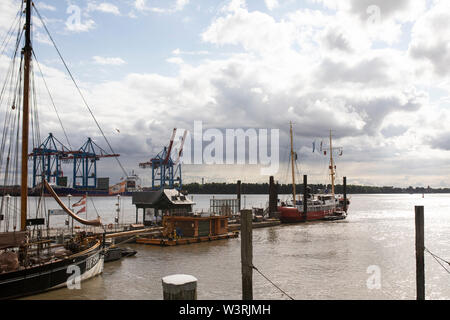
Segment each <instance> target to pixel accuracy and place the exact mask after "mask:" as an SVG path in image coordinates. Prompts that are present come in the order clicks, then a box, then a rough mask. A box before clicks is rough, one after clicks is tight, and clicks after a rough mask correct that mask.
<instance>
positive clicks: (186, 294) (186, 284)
mask: <svg viewBox="0 0 450 320" xmlns="http://www.w3.org/2000/svg"><path fill="white" fill-rule="evenodd" d="M162 286H163V299H164V300H197V278H195V277H194V276H191V275H188V274H174V275H171V276H167V277H164V278H162Z"/></svg>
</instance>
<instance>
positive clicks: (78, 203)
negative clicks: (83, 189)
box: [72, 195, 86, 207]
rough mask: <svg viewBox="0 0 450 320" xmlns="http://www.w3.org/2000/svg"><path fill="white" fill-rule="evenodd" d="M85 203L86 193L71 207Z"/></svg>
mask: <svg viewBox="0 0 450 320" xmlns="http://www.w3.org/2000/svg"><path fill="white" fill-rule="evenodd" d="M85 204H86V195H84V196H83V198H81V199H80V200H79V201H78V202H77V203H74V204H73V205H72V207H79V206H84V205H85Z"/></svg>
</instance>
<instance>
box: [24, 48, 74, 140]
mask: <svg viewBox="0 0 450 320" xmlns="http://www.w3.org/2000/svg"><path fill="white" fill-rule="evenodd" d="M32 52H33V56H34V61H36V64H37V66H38V68H39V72H40V74H41V77H42V80H43V82H44V85H45V88H46V89H47V93H48V95H49V97H50V101H51V102H52V105H53V109H55V112H56V116H57V117H58V121H59V124H60V126H61V128H62V130H63V133H64V136H65V137H66V140H67V143H68V144H69V147H70V149H72V145H71V144H70V141H69V138H68V137H67V133H66V129H64V126H63V123H62V121H61V117H60V116H59V112H58V109H56V105H55V101H54V100H53V97H52V94H51V93H50V89H49V88H48V86H47V81H45V77H44V73H43V72H42V69H41V65H40V64H39V61H38V60H37V57H36V54H35V53H34V50H33V51H32Z"/></svg>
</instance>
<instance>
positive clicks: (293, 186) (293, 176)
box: [290, 122, 296, 207]
mask: <svg viewBox="0 0 450 320" xmlns="http://www.w3.org/2000/svg"><path fill="white" fill-rule="evenodd" d="M290 133H291V166H292V197H293V199H294V200H293V204H294V207H295V205H296V202H295V173H294V142H293V137H292V122H290Z"/></svg>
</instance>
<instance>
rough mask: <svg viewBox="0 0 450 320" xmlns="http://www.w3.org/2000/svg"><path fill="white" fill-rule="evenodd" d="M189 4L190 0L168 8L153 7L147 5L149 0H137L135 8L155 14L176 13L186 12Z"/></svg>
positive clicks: (178, 2)
mask: <svg viewBox="0 0 450 320" xmlns="http://www.w3.org/2000/svg"><path fill="white" fill-rule="evenodd" d="M188 4H189V0H176V1H175V3H173V4H172V6H170V7H168V8H160V7H151V6H149V5H148V4H147V0H135V2H134V8H136V9H137V10H138V11H141V12H145V11H148V12H155V13H169V14H170V13H174V12H179V11H182V10H184V8H185V7H186V6H187V5H188Z"/></svg>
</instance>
